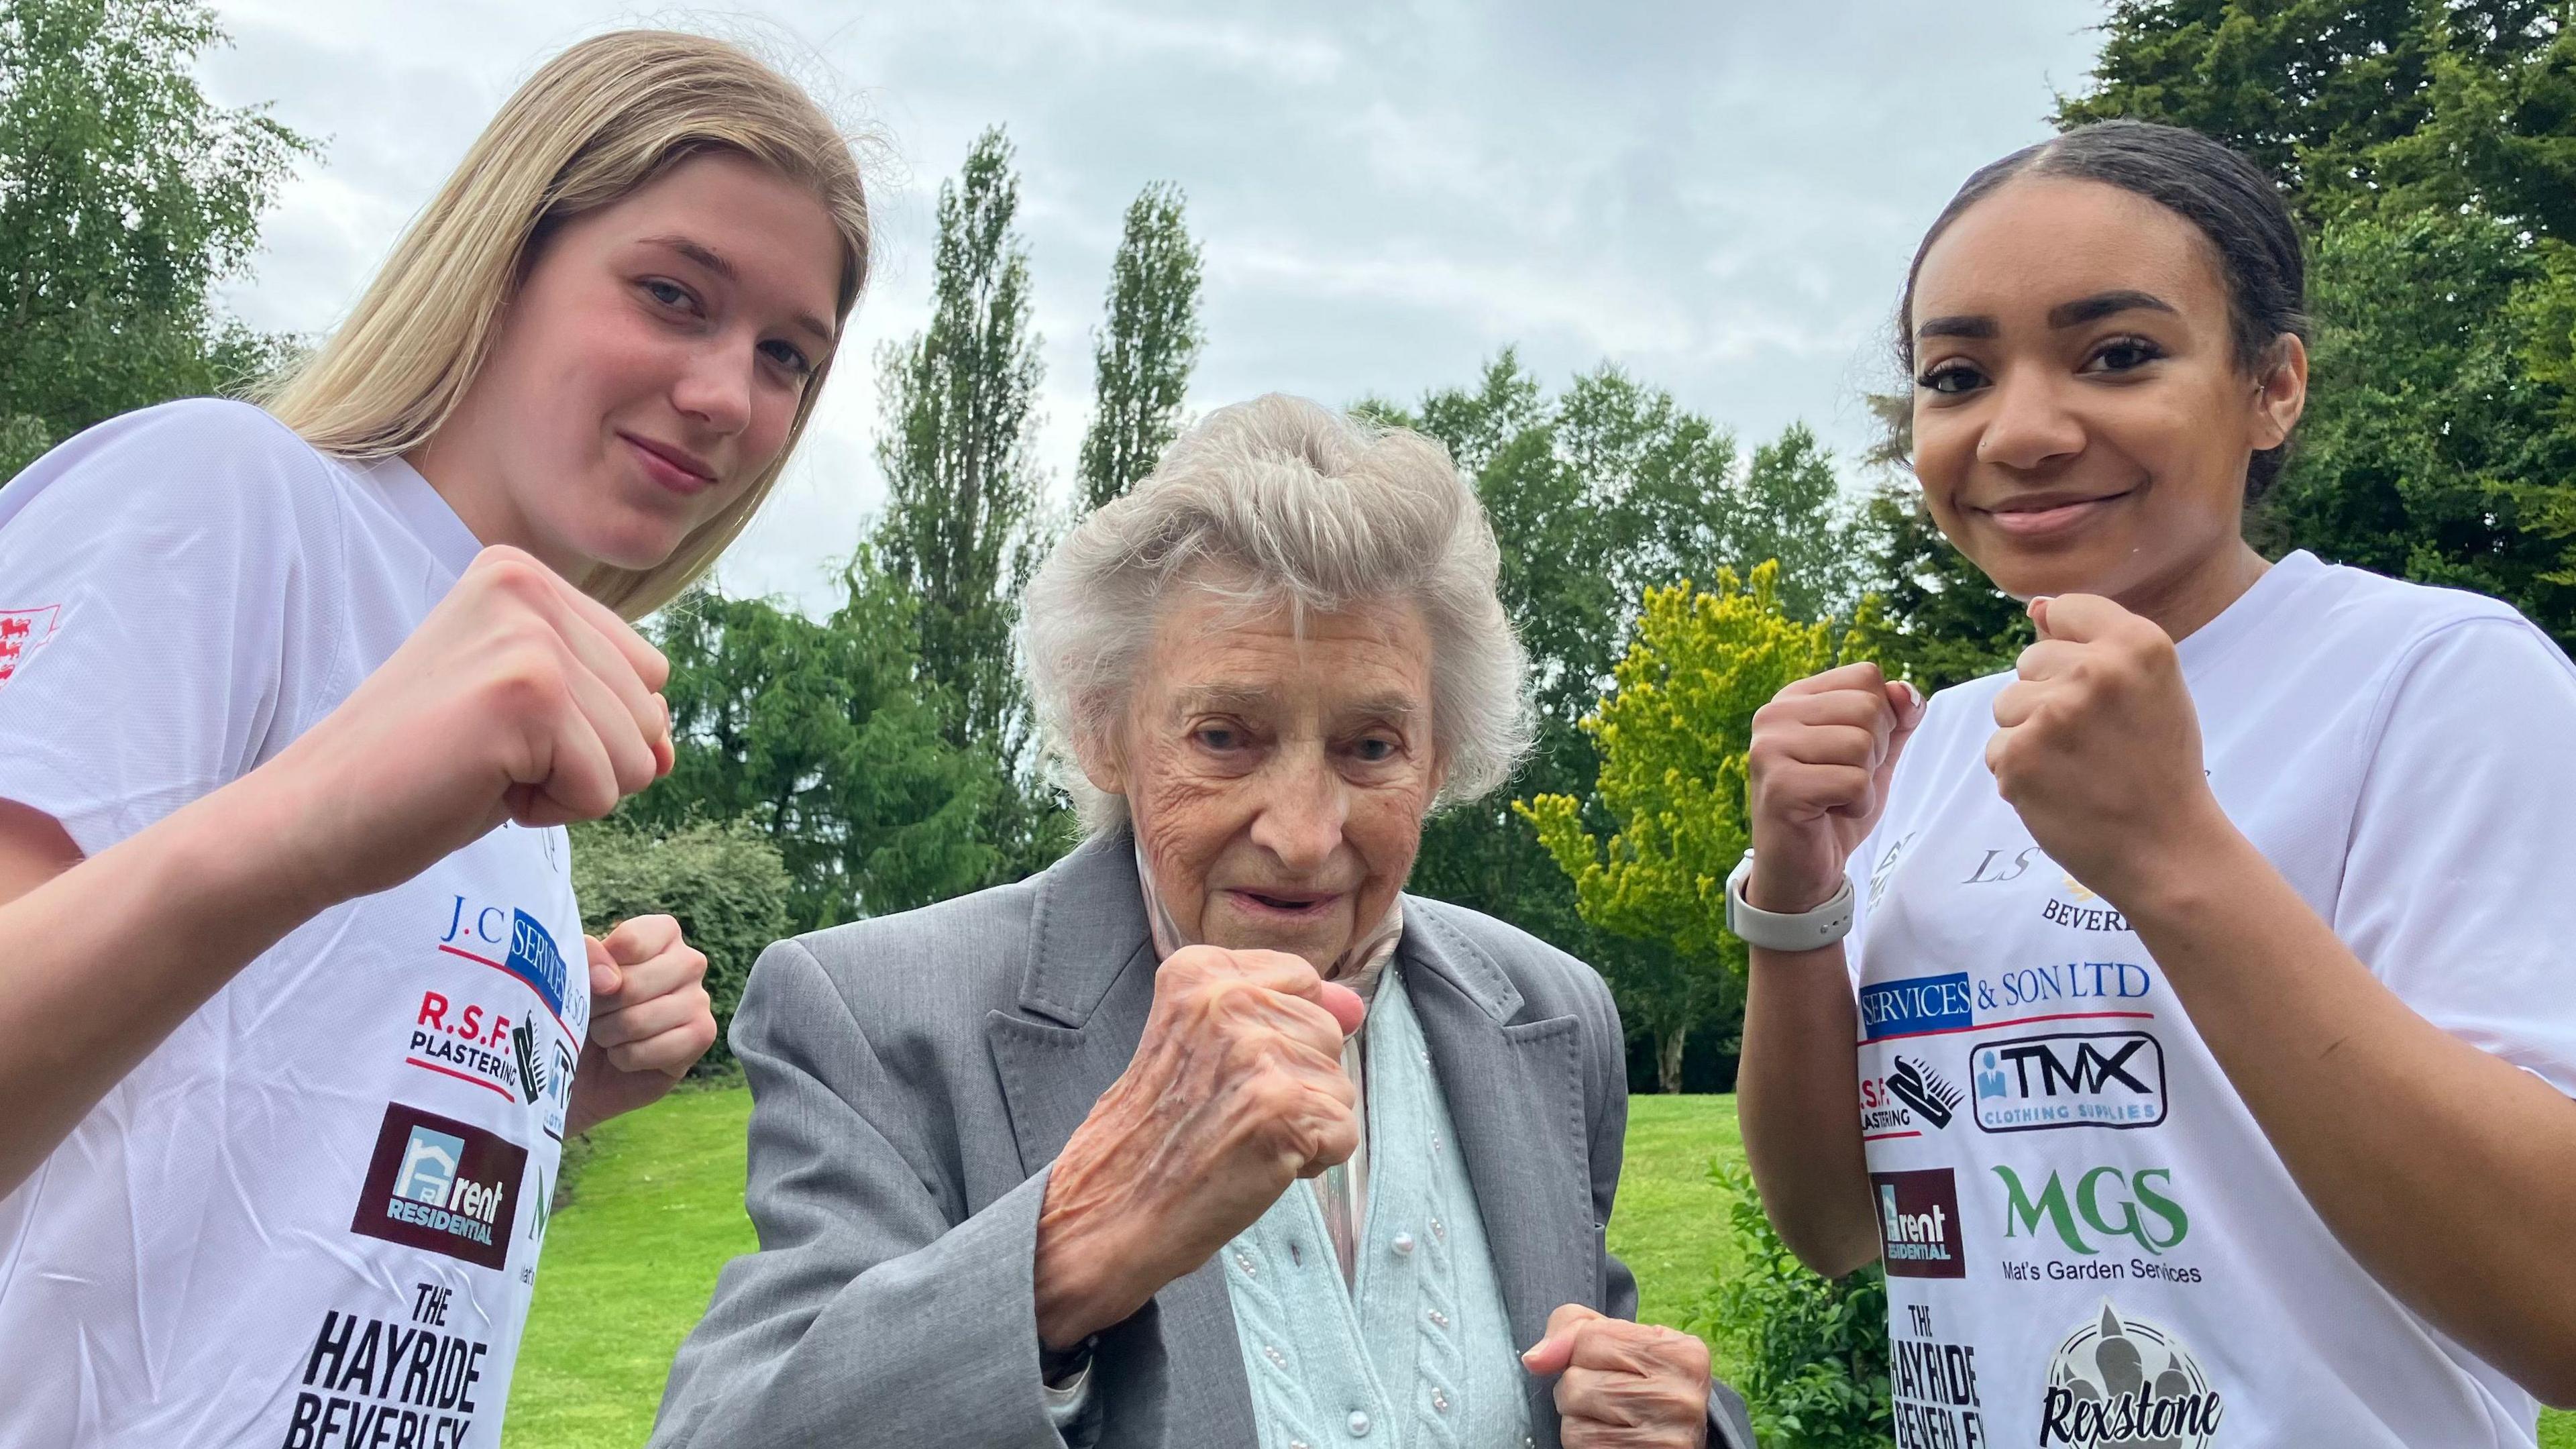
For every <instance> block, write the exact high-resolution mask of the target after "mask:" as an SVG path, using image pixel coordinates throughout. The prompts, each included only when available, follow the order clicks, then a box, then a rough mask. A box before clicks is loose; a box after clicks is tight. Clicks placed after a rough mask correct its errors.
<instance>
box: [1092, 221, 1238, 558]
mask: <svg viewBox="0 0 2576 1449" xmlns="http://www.w3.org/2000/svg"><path fill="white" fill-rule="evenodd" d="M1181 202H1182V197H1181V189H1180V188H1179V187H1178V186H1175V185H1173V184H1171V183H1169V182H1156V183H1154V184H1153V185H1151V186H1148V187H1146V188H1145V189H1144V191H1143V192H1142V193H1140V194H1139V195H1138V196H1137V198H1136V200H1135V201H1134V202H1133V203H1131V204H1130V205H1129V206H1128V208H1127V224H1126V228H1125V230H1124V231H1123V232H1121V234H1120V236H1119V239H1118V255H1117V258H1116V259H1115V260H1114V261H1113V262H1112V263H1111V264H1110V274H1109V296H1108V301H1107V308H1108V315H1107V318H1106V325H1105V326H1104V328H1103V329H1102V331H1101V333H1100V335H1099V336H1098V337H1097V338H1096V339H1095V340H1094V341H1093V343H1092V348H1091V360H1092V367H1093V374H1092V408H1091V428H1090V430H1089V431H1088V432H1086V433H1085V434H1084V435H1083V439H1082V460H1081V464H1080V472H1081V478H1082V506H1083V507H1084V508H1085V509H1086V510H1088V509H1093V508H1097V507H1099V506H1100V505H1101V504H1103V503H1106V502H1108V501H1109V500H1110V499H1112V498H1115V497H1117V496H1118V495H1120V494H1122V493H1124V492H1126V491H1127V490H1128V489H1130V488H1132V487H1134V486H1136V480H1138V479H1140V478H1142V477H1144V476H1145V475H1146V474H1147V473H1150V472H1152V471H1153V468H1154V463H1155V460H1156V459H1158V458H1160V457H1161V456H1162V455H1163V449H1165V448H1166V447H1169V446H1170V445H1171V442H1172V439H1173V438H1174V437H1176V436H1178V435H1179V432H1180V419H1181V399H1182V398H1183V397H1184V396H1185V395H1186V394H1187V393H1188V392H1189V386H1190V369H1191V368H1192V367H1194V366H1196V365H1197V363H1198V357H1199V348H1200V346H1201V345H1202V344H1203V343H1204V342H1205V341H1206V340H1207V339H1206V334H1205V332H1204V331H1203V330H1202V329H1201V328H1200V326H1199V248H1198V244H1197V243H1196V242H1194V241H1192V240H1191V239H1190V232H1189V227H1188V225H1187V224H1186V223H1185V221H1184V219H1183V217H1182V214H1181Z"/></svg>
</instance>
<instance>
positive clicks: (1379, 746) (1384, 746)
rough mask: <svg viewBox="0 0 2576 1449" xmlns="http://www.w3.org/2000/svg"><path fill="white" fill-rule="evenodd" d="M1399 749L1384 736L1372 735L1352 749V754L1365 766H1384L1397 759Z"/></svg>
mask: <svg viewBox="0 0 2576 1449" xmlns="http://www.w3.org/2000/svg"><path fill="white" fill-rule="evenodd" d="M1398 748H1399V747H1398V746H1397V744H1396V742H1395V741H1393V740H1391V739H1388V738H1387V737H1386V736H1384V735H1370V736H1368V737H1367V738H1366V739H1363V740H1361V741H1360V742H1359V743H1358V744H1356V745H1354V746H1352V747H1351V752H1352V753H1353V754H1355V755H1358V756H1359V757H1360V760H1361V761H1362V762H1363V763H1365V764H1371V765H1382V764H1384V763H1386V762H1387V761H1389V760H1392V759H1394V758H1395V752H1396V750H1397V749H1398Z"/></svg>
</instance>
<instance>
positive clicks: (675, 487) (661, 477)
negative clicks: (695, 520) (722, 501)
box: [617, 433, 716, 494]
mask: <svg viewBox="0 0 2576 1449" xmlns="http://www.w3.org/2000/svg"><path fill="white" fill-rule="evenodd" d="M617 436H618V438H619V440H620V441H622V442H624V443H625V444H626V446H627V447H628V448H630V449H632V450H634V453H635V456H636V458H637V460H638V461H640V462H641V463H643V465H644V472H645V474H646V475H647V476H649V477H651V478H652V480H653V481H654V482H656V483H659V484H661V485H662V486H663V487H665V488H668V489H670V490H671V491H673V492H675V493H684V494H687V493H703V492H705V491H706V490H707V489H710V488H713V487H714V486H716V474H715V469H714V468H712V467H710V466H708V465H707V464H706V463H705V462H704V461H702V460H701V459H699V458H698V457H697V456H696V455H694V454H692V453H689V452H688V451H686V450H684V449H680V448H675V447H672V446H671V445H670V444H668V443H656V442H654V441H652V440H651V439H649V438H639V437H637V436H635V435H634V434H633V433H619V434H618V435H617Z"/></svg>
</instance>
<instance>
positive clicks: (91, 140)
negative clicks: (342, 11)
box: [0, 0, 314, 480]
mask: <svg viewBox="0 0 2576 1449" xmlns="http://www.w3.org/2000/svg"><path fill="white" fill-rule="evenodd" d="M223 38H224V36H223V32H222V30H221V29H220V28H218V27H217V25H216V23H215V19H214V15H213V12H211V11H210V10H208V9H207V8H206V7H204V6H203V5H199V4H195V3H189V0H6V3H5V4H0V480H6V479H7V478H8V477H10V476H11V475H13V474H15V473H16V472H17V471H18V470H19V469H20V468H22V467H24V466H25V465H26V464H27V463H28V462H29V461H31V460H33V459H34V458H35V456H36V455H37V454H39V453H41V452H43V451H44V450H45V449H47V448H49V447H51V446H53V445H54V444H55V443H58V442H60V441H62V440H63V439H65V438H67V437H69V436H71V435H72V434H73V433H76V432H78V431H80V430H81V429H83V428H85V427H88V426H89V425H90V424H92V423H95V422H98V421H100V420H101V419H104V418H108V417H113V416H115V415H116V414H118V413H121V412H126V411H130V410H131V409H134V408H138V407H146V406H149V405H151V404H153V403H158V402H165V401H167V400H169V399H171V398H174V397H184V396H190V395H195V394H203V393H214V392H224V391H230V390H233V389H235V388H238V387H240V386H243V385H245V384H247V383H250V382H252V381H255V380H256V379H257V377H258V375H259V374H261V373H263V372H264V371H266V370H267V368H268V367H269V366H271V365H272V364H274V363H275V362H276V361H277V360H278V358H279V357H280V356H281V355H282V353H283V351H284V349H285V347H286V345H287V344H286V343H285V342H284V341H283V340H282V339H277V338H271V337H265V336H262V335H259V334H256V333H253V332H251V331H250V330H248V329H247V328H244V327H243V326H241V325H240V324H239V323H238V322H234V321H230V320H226V319H222V318H219V317H218V316H216V315H215V313H214V311H213V309H212V308H211V307H210V306H209V305H208V303H207V300H206V294H207V292H208V290H209V289H210V288H211V287H212V286H213V285H214V284H215V283H217V282H219V281H222V280H223V279H224V278H226V277H228V276H231V275H233V274H234V273H235V272H237V271H238V270H239V269H240V267H241V266H242V264H243V263H244V262H245V261H246V260H247V259H248V258H249V256H250V255H251V253H252V251H253V250H254V249H255V248H256V247H257V245H258V242H259V218H260V213H261V212H263V211H265V210H266V209H267V207H268V205H269V203H270V202H271V201H272V200H273V199H274V198H275V196H276V193H277V188H278V185H279V183H280V182H281V181H282V180H283V179H284V178H285V176H286V174H287V172H288V170H289V169H290V168H291V167H292V165H293V164H294V162H295V160H296V158H298V157H300V156H304V155H308V154H310V153H311V152H312V151H313V150H314V147H313V144H312V143H311V142H310V141H308V140H306V139H305V138H304V137H302V136H299V135H297V134H296V133H295V132H293V131H290V130H288V129H287V128H286V127H285V126H283V125H280V124H279V123H278V122H277V121H275V120H274V119H272V118H271V117H270V116H269V115H268V114H267V108H266V107H261V106H250V107H235V108H227V107H222V106H217V105H215V104H213V103H212V102H210V101H209V100H207V99H206V97H205V95H204V93H203V92H202V91H200V90H199V89H198V88H197V83H196V79H195V77H194V75H193V74H192V66H193V63H194V61H195V58H196V57H197V55H198V54H199V53H201V52H203V51H204V50H206V49H207V48H209V47H210V46H213V45H216V44H219V43H221V42H222V40H223Z"/></svg>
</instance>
